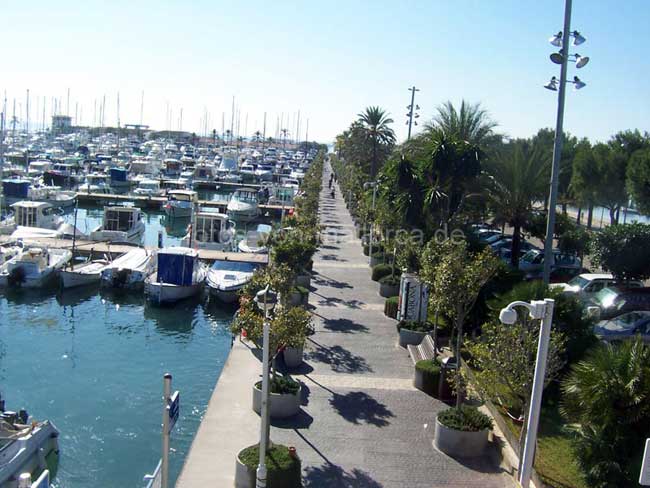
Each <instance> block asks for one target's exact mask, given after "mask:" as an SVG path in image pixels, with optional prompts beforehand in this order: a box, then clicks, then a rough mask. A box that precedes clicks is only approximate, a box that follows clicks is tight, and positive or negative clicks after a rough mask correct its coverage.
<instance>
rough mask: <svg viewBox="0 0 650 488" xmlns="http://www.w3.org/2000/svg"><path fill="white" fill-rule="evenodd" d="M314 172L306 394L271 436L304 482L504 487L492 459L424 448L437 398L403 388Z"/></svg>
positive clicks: (343, 223) (374, 487)
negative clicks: (284, 447) (318, 241)
mask: <svg viewBox="0 0 650 488" xmlns="http://www.w3.org/2000/svg"><path fill="white" fill-rule="evenodd" d="M326 166H327V165H326ZM323 179H324V180H323V181H324V182H325V184H324V190H323V192H322V193H321V213H320V220H321V223H322V224H323V225H324V226H325V230H324V233H325V235H324V238H325V244H324V245H323V246H322V247H321V249H320V251H319V252H318V254H317V255H316V256H315V258H314V272H315V273H314V277H313V279H312V288H313V290H312V292H311V293H310V299H309V302H310V305H311V306H312V311H313V313H314V316H315V319H316V334H315V335H314V336H312V338H311V341H310V344H309V350H308V351H306V360H307V365H308V366H306V367H304V374H303V375H296V377H298V378H299V379H301V380H302V381H303V382H304V384H305V385H306V389H307V392H308V396H307V398H305V401H304V406H303V412H302V413H301V415H300V417H299V419H298V420H297V421H294V422H286V423H284V424H281V423H277V422H274V427H273V429H272V433H271V436H272V439H273V440H275V441H276V442H281V443H284V444H288V445H293V446H295V447H296V448H297V450H298V453H299V455H300V456H301V458H302V460H303V474H304V486H305V487H308V488H309V487H313V488H316V487H318V488H325V487H337V488H339V487H355V488H356V487H364V488H379V487H384V488H393V487H394V488H398V487H400V488H432V487H438V486H441V487H442V486H449V487H458V488H461V487H474V486H476V487H479V486H480V487H482V488H488V487H495V488H496V487H498V488H502V487H510V486H513V483H512V480H511V478H510V477H509V476H507V475H506V474H504V473H502V472H501V470H500V469H499V468H498V467H497V466H496V463H493V462H491V461H494V460H492V459H490V460H487V459H484V460H480V461H472V462H463V463H461V462H458V461H456V460H454V459H452V458H449V457H447V456H445V455H443V454H441V453H440V452H438V451H436V450H435V449H434V448H433V446H432V444H431V441H432V439H433V429H432V422H434V419H435V415H436V412H438V411H440V410H442V409H443V408H445V405H444V404H442V403H441V402H439V401H437V400H435V399H433V398H431V397H429V396H427V395H425V394H424V393H421V392H420V391H418V390H415V389H414V388H413V386H412V377H413V365H412V363H411V360H410V358H409V357H408V353H407V352H406V350H404V349H402V348H400V347H399V346H398V345H397V332H396V329H395V321H394V320H392V319H388V318H387V317H385V316H384V314H383V303H384V299H383V298H381V297H380V296H379V294H378V293H377V290H378V284H377V283H375V282H373V281H371V280H370V269H369V267H368V264H367V262H368V258H367V257H365V256H364V255H363V254H362V252H361V245H360V241H359V240H358V239H356V238H353V232H352V230H353V226H352V225H353V224H352V220H351V217H350V215H349V213H348V212H347V210H346V208H345V204H344V202H343V200H342V199H341V197H340V195H341V192H340V190H339V189H338V188H337V191H336V198H335V199H332V198H331V197H330V195H329V190H328V188H327V182H328V179H329V167H328V168H326V171H325V174H324V176H323Z"/></svg>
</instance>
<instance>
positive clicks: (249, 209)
mask: <svg viewBox="0 0 650 488" xmlns="http://www.w3.org/2000/svg"><path fill="white" fill-rule="evenodd" d="M226 212H227V214H228V217H230V218H231V219H233V220H237V221H240V222H248V221H251V220H253V219H255V218H257V216H258V215H259V200H258V196H257V190H255V189H253V188H239V189H238V190H235V192H234V193H233V194H232V196H231V197H230V201H229V202H228V206H227V207H226Z"/></svg>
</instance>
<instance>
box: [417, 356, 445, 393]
mask: <svg viewBox="0 0 650 488" xmlns="http://www.w3.org/2000/svg"><path fill="white" fill-rule="evenodd" d="M415 370H416V371H419V372H420V373H421V375H422V384H421V389H422V391H424V392H425V393H428V394H430V395H433V396H436V394H437V392H438V386H439V381H440V363H439V362H438V361H431V360H429V359H423V360H422V361H418V362H417V363H415Z"/></svg>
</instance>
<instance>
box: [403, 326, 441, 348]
mask: <svg viewBox="0 0 650 488" xmlns="http://www.w3.org/2000/svg"><path fill="white" fill-rule="evenodd" d="M425 335H430V336H433V331H432V332H418V331H416V330H409V329H406V328H404V327H402V328H401V329H400V330H399V345H400V346H402V347H406V346H408V345H412V346H417V345H419V344H420V343H421V342H422V339H424V336H425Z"/></svg>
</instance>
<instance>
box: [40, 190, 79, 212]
mask: <svg viewBox="0 0 650 488" xmlns="http://www.w3.org/2000/svg"><path fill="white" fill-rule="evenodd" d="M29 198H30V199H31V200H35V201H39V202H45V203H49V204H50V205H52V206H53V207H57V208H69V207H73V206H74V204H75V202H76V201H77V193H76V192H74V191H71V190H62V189H61V187H59V186H32V187H31V188H30V189H29Z"/></svg>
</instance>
